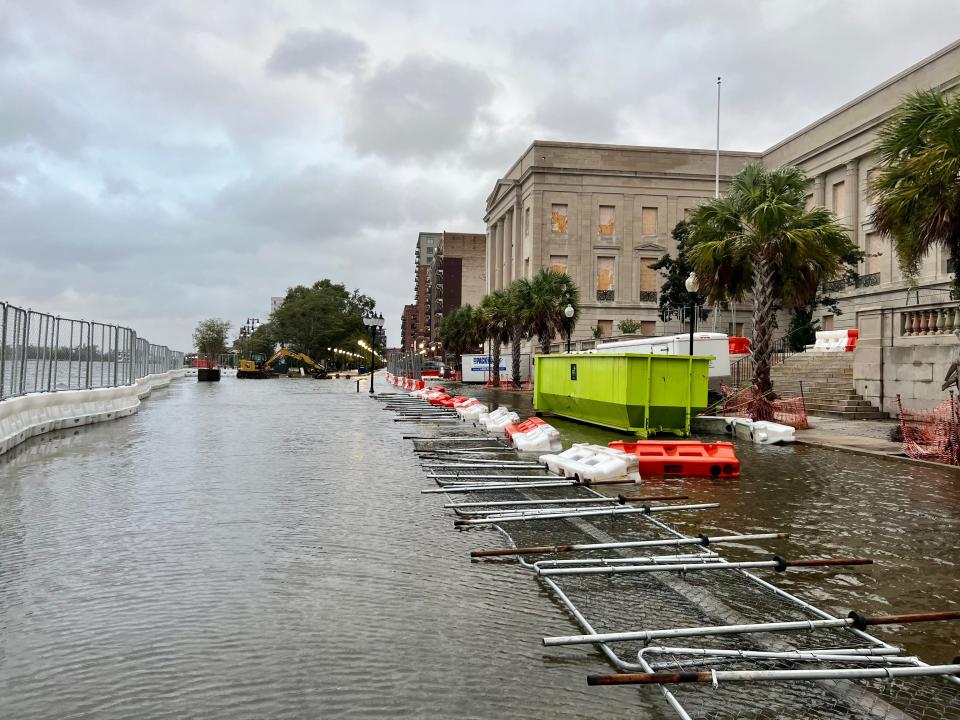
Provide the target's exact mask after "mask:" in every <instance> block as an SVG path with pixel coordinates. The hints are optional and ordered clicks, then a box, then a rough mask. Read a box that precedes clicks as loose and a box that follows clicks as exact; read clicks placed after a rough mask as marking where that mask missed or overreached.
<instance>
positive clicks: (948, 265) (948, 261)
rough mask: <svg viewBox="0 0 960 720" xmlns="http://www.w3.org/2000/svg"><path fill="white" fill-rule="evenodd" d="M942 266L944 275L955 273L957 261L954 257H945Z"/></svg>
mask: <svg viewBox="0 0 960 720" xmlns="http://www.w3.org/2000/svg"><path fill="white" fill-rule="evenodd" d="M942 267H943V269H942V270H941V274H942V275H953V274H954V273H955V272H956V271H957V263H956V261H955V260H954V259H953V258H952V257H944V258H943V265H942Z"/></svg>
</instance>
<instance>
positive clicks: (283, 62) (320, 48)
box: [266, 28, 367, 76]
mask: <svg viewBox="0 0 960 720" xmlns="http://www.w3.org/2000/svg"><path fill="white" fill-rule="evenodd" d="M366 52H367V46H366V44H365V43H363V42H362V41H360V40H358V39H357V38H355V37H353V36H352V35H347V34H346V33H343V32H340V31H339V30H333V29H330V28H326V29H323V30H308V29H303V28H301V29H298V30H292V31H290V32H288V33H287V34H286V35H284V37H283V40H282V41H281V42H280V44H279V45H277V47H276V48H275V49H274V51H273V53H272V54H271V55H270V58H269V59H268V60H267V64H266V68H267V70H269V71H270V72H272V73H276V74H277V75H296V74H304V75H311V76H317V75H321V74H323V73H327V72H330V73H347V72H353V71H355V70H357V69H358V68H359V67H360V65H361V64H362V63H363V60H364V57H365V55H366Z"/></svg>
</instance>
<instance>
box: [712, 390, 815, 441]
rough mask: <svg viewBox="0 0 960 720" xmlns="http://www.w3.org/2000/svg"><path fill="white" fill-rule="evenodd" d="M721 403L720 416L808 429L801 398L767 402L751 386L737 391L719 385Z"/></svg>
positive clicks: (805, 408)
mask: <svg viewBox="0 0 960 720" xmlns="http://www.w3.org/2000/svg"><path fill="white" fill-rule="evenodd" d="M720 391H721V392H722V393H723V403H722V405H721V407H720V414H721V415H732V416H735V417H748V418H751V419H753V420H773V421H774V422H778V423H780V424H782V425H790V426H791V427H795V428H796V429H797V430H805V429H806V428H808V427H810V425H809V424H808V423H807V404H806V402H805V401H804V399H803V398H802V397H796V398H777V399H775V400H769V399H767V398H764V397H761V396H760V394H759V393H758V392H757V389H756V387H755V386H753V385H749V386H747V387H744V388H740V389H739V390H737V389H735V388H731V387H728V386H727V385H721V386H720Z"/></svg>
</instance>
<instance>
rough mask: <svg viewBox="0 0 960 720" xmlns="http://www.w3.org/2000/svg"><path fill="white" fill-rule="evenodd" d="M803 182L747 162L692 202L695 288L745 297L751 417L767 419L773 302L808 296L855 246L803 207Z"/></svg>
mask: <svg viewBox="0 0 960 720" xmlns="http://www.w3.org/2000/svg"><path fill="white" fill-rule="evenodd" d="M809 184H810V181H809V180H808V179H807V177H806V175H804V173H803V171H802V170H800V169H799V168H796V167H792V166H786V167H781V168H777V169H775V170H767V169H765V168H764V167H763V166H761V165H759V164H750V165H747V166H746V167H745V168H744V169H743V170H741V171H740V172H739V173H737V175H736V176H734V178H733V180H732V181H731V185H730V191H729V193H728V195H727V196H726V197H721V198H717V199H715V200H712V201H711V202H709V203H706V204H704V205H701V206H699V207H698V208H696V209H695V210H694V211H693V213H692V215H691V218H690V225H691V231H690V246H689V247H688V250H687V255H688V258H689V260H690V262H691V264H692V265H693V266H694V269H695V271H696V273H697V280H698V282H699V285H700V292H701V293H703V294H704V295H705V296H706V297H707V298H708V299H710V300H712V301H726V300H730V299H733V300H737V299H740V298H741V297H742V296H743V295H744V294H745V293H746V291H747V289H748V288H749V289H750V291H751V293H752V296H753V367H754V377H753V380H754V384H755V386H756V388H757V391H758V396H759V398H760V400H759V401H758V402H757V404H756V406H755V407H754V409H753V413H752V414H753V415H754V416H755V419H763V420H766V419H770V416H771V410H772V409H771V407H770V404H769V400H770V398H771V396H772V390H773V388H772V385H771V383H770V354H771V351H772V350H773V342H772V340H773V329H774V327H775V324H776V312H777V310H778V309H779V308H781V307H785V308H793V307H795V306H797V305H799V304H802V303H805V302H807V301H809V300H810V299H811V298H814V297H816V293H817V290H818V288H819V287H820V285H821V284H822V283H823V282H826V281H828V280H832V279H834V278H835V277H836V276H837V275H838V274H839V273H840V271H841V269H842V266H843V258H844V257H845V256H848V255H849V254H850V253H852V252H854V251H855V250H856V247H855V246H854V245H853V243H852V242H851V240H850V238H849V236H848V235H847V232H846V230H845V229H844V228H843V227H842V226H841V225H840V224H839V222H837V219H836V217H835V216H834V215H833V213H832V212H831V211H829V210H827V209H826V208H813V209H812V210H809V211H806V210H804V203H805V198H806V190H807V187H808V186H809Z"/></svg>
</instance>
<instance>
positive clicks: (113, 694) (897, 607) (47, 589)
mask: <svg viewBox="0 0 960 720" xmlns="http://www.w3.org/2000/svg"><path fill="white" fill-rule="evenodd" d="M471 392H476V393H477V394H481V393H480V392H479V391H471ZM498 397H499V398H500V399H501V400H502V401H505V402H506V403H507V404H510V405H512V406H514V407H516V408H517V409H518V410H519V411H520V412H521V414H524V415H526V414H529V411H530V400H529V396H528V395H522V394H510V393H503V394H500V395H498ZM556 424H557V426H558V427H559V428H560V430H561V432H562V433H563V436H564V444H568V443H570V442H580V441H590V442H603V443H606V442H608V441H609V440H611V439H615V438H616V437H617V436H616V435H614V434H612V433H609V432H606V431H602V430H599V429H596V428H590V427H587V426H583V425H578V424H575V423H568V422H564V421H557V422H556ZM414 427H416V426H415V425H413V424H403V423H393V422H392V415H391V414H390V413H387V412H384V411H383V410H382V409H381V407H380V405H379V403H376V402H373V401H371V400H370V398H368V397H367V396H366V393H360V394H357V393H356V392H355V383H354V382H350V381H335V380H330V381H313V380H310V379H304V380H286V379H277V380H268V381H244V380H236V379H235V378H225V379H224V381H223V382H221V383H219V384H198V383H195V382H190V381H185V382H180V383H175V384H174V385H173V386H171V388H170V389H169V390H164V391H159V392H156V393H155V394H154V396H153V397H152V398H151V399H150V400H148V401H147V402H146V403H145V404H144V406H143V408H142V410H141V412H140V414H138V415H137V416H134V417H132V418H129V419H125V420H120V421H117V422H114V423H108V424H103V425H98V426H93V427H89V428H86V429H83V430H81V431H79V432H78V433H77V434H60V435H51V436H47V437H44V438H41V439H39V440H35V441H32V442H29V443H27V444H25V445H24V446H22V447H21V448H19V449H17V450H16V451H14V452H13V453H11V454H10V456H9V457H5V458H0V704H2V707H3V713H2V716H3V717H11V718H62V717H71V718H97V719H100V718H107V719H112V718H132V717H136V718H181V717H203V718H264V717H270V718H318V717H337V718H340V717H355V718H382V717H416V718H450V717H457V718H505V717H523V718H595V717H605V718H620V717H623V718H626V717H644V718H646V717H650V718H659V717H673V715H672V713H670V712H668V711H666V710H665V709H664V708H663V707H662V703H648V702H646V700H645V699H644V697H642V696H640V695H638V694H637V693H636V692H635V691H632V690H628V689H623V690H619V691H613V692H611V691H609V690H607V691H605V690H603V689H598V688H588V687H586V685H585V683H584V677H585V675H586V674H587V673H590V672H606V671H608V670H609V665H607V664H606V662H605V661H604V660H603V659H602V657H601V656H600V655H599V654H598V653H597V652H596V651H594V650H592V649H589V648H579V649H575V650H570V649H567V650H563V651H557V650H548V649H545V648H543V647H542V645H541V643H540V638H542V637H544V636H546V635H559V634H569V633H570V632H571V631H575V627H576V626H575V625H574V624H573V623H572V621H571V620H570V619H569V618H568V617H567V616H566V615H565V614H564V612H563V611H562V610H561V609H560V608H559V607H558V606H557V605H556V603H555V601H553V600H551V599H550V597H549V595H548V594H547V592H546V591H545V589H544V588H543V587H542V586H541V585H539V584H538V583H537V582H536V581H535V580H534V579H533V578H531V577H530V576H529V574H527V573H526V572H524V571H523V570H521V569H520V568H518V567H517V566H516V565H515V564H513V563H509V562H496V563H475V564H471V563H469V562H468V560H467V553H468V552H469V550H471V549H474V548H476V547H480V546H484V545H498V544H501V543H502V538H501V536H499V534H498V533H496V532H495V531H493V530H480V531H477V530H473V531H470V532H467V533H460V532H455V531H454V530H453V527H452V518H451V516H450V515H449V514H448V511H445V510H444V509H443V508H442V507H441V506H442V504H443V501H442V500H441V498H442V496H422V495H420V494H419V490H420V489H422V488H425V487H429V481H428V480H427V479H426V478H425V477H424V475H423V472H422V470H421V469H420V467H419V465H418V463H417V461H416V458H415V457H414V455H413V452H412V448H411V447H410V443H409V442H408V441H406V440H403V439H402V435H403V434H405V433H409V432H410V431H411V429H412V428H414ZM737 451H738V454H739V456H740V458H741V460H742V462H743V467H744V473H743V476H742V477H741V478H740V479H739V480H736V481H729V480H728V481H721V482H717V481H706V480H679V479H677V480H673V479H671V480H663V479H651V480H650V481H649V482H648V491H649V492H653V491H655V490H664V491H668V492H673V491H681V490H682V491H683V492H684V493H686V494H689V495H690V496H691V501H692V502H710V501H715V502H719V503H720V504H721V506H720V508H718V509H716V510H709V511H705V512H703V513H700V514H698V515H697V516H695V517H692V516H688V517H686V518H677V520H678V524H679V526H680V527H681V528H682V529H683V530H685V531H688V532H694V533H695V532H701V531H704V532H707V533H711V532H713V533H716V532H724V533H727V532H771V531H782V532H791V533H793V537H791V539H790V540H788V541H784V542H782V543H779V544H778V545H777V546H776V548H773V547H771V548H769V549H770V550H773V549H775V550H777V551H779V552H780V553H781V554H783V555H785V556H787V557H791V558H806V557H824V556H866V557H873V558H875V559H876V561H877V564H876V565H874V566H872V567H869V568H852V569H849V570H845V571H843V572H827V571H809V572H808V571H803V572H797V573H795V574H791V573H787V574H785V575H776V576H773V574H772V573H769V575H771V576H772V577H771V578H770V579H772V580H773V581H774V582H777V583H778V584H780V585H781V586H783V587H785V588H787V589H789V590H790V591H791V592H794V593H796V594H798V595H800V596H801V597H804V598H805V599H807V600H810V601H812V602H814V603H815V604H817V605H819V606H820V607H822V608H823V609H825V610H828V611H831V612H834V613H837V614H846V612H847V611H849V610H850V609H857V610H860V611H862V612H865V613H868V614H870V613H889V612H920V611H926V610H941V609H950V608H955V607H956V606H957V605H956V603H957V598H958V597H960V595H958V590H960V572H958V569H957V565H958V563H960V547H958V542H957V537H958V531H960V485H958V481H957V478H956V475H955V474H953V473H952V472H950V471H941V470H937V469H931V468H926V467H920V466H911V465H907V464H903V463H894V462H889V461H887V460H884V459H882V458H874V457H866V456H859V455H852V454H849V453H843V452H839V451H832V450H826V449H822V448H816V447H804V446H794V447H782V448H781V447H755V446H753V445H748V444H745V443H740V444H738V445H737ZM671 519H673V518H671ZM764 552H766V550H764V549H763V548H754V547H743V548H733V549H731V551H730V552H729V553H728V556H729V557H730V558H731V559H758V557H759V556H760V553H764ZM764 557H766V555H765V556H764ZM877 634H878V635H879V636H880V637H882V638H883V639H886V640H892V641H896V642H902V643H904V644H905V645H906V646H907V648H908V650H910V651H911V652H917V653H919V654H920V655H921V656H922V657H923V658H924V659H925V660H927V661H929V662H940V661H948V660H950V659H952V657H953V656H954V655H955V654H956V653H955V648H956V647H957V645H958V643H960V629H958V627H957V625H956V624H953V625H945V624H941V625H914V626H910V627H902V628H890V629H887V630H884V631H882V632H880V633H877ZM646 697H648V696H646Z"/></svg>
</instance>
